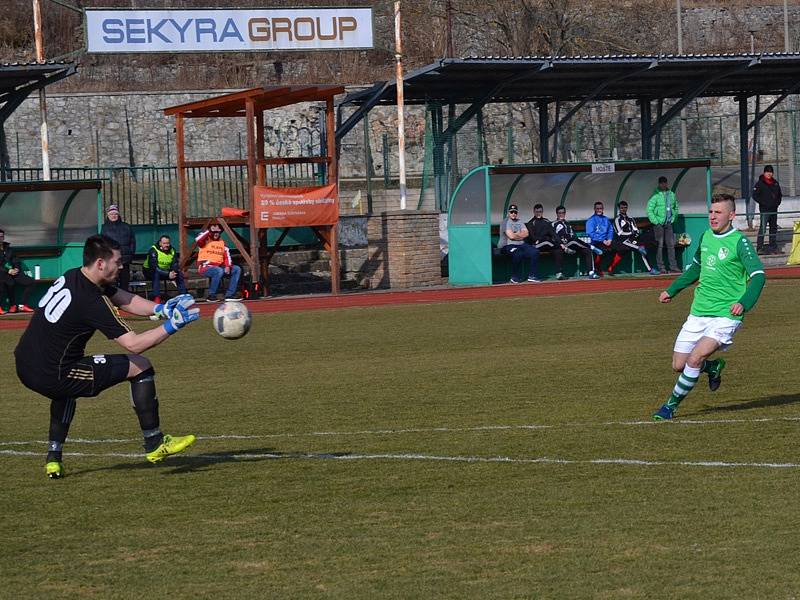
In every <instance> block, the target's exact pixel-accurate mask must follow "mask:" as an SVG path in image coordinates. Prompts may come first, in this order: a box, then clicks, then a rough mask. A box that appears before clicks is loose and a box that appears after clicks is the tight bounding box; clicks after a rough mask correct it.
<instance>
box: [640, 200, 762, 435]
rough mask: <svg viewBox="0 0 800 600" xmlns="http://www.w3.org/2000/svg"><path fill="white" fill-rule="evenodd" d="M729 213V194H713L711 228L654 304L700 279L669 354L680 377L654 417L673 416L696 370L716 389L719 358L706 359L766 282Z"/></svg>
mask: <svg viewBox="0 0 800 600" xmlns="http://www.w3.org/2000/svg"><path fill="white" fill-rule="evenodd" d="M735 217H736V203H735V201H734V198H733V196H731V195H730V194H718V195H715V196H714V197H713V198H712V199H711V208H710V209H709V211H708V222H709V225H710V226H711V229H708V230H706V231H705V233H703V236H702V237H701V238H700V244H699V246H698V248H697V252H696V253H695V255H694V258H693V259H692V264H691V266H689V268H688V269H687V270H686V271H685V272H684V273H683V274H682V275H681V276H680V277H678V278H677V279H676V280H675V281H674V282H672V285H671V286H669V288H667V290H665V291H663V292H661V295H660V296H659V297H658V301H659V302H664V303H666V302H669V301H670V300H672V298H674V297H675V295H676V294H677V293H678V292H680V291H681V290H683V289H684V288H686V287H688V286H690V285H691V284H693V283H694V282H695V281H697V280H698V279H699V280H700V283H699V285H698V286H697V289H696V290H695V293H694V302H692V308H691V309H690V311H689V316H688V317H687V319H686V322H685V323H684V324H683V328H682V329H681V331H680V333H678V338H677V339H676V340H675V348H674V351H673V354H672V369H673V370H674V371H675V372H676V373H680V375H679V376H678V381H677V382H676V383H675V387H674V388H673V390H672V394H670V396H669V398H668V399H667V401H666V402H665V403H664V405H663V406H662V407H661V408H659V409H658V411H656V413H655V414H654V415H653V420H654V421H664V420H667V419H671V418H672V417H673V415H674V414H675V411H676V410H677V408H678V405H679V404H680V403H681V402H682V401H683V399H684V398H686V396H687V395H688V394H689V392H691V391H692V388H694V386H695V384H696V383H697V380H698V379H699V378H700V373H708V386H709V387H710V388H711V391H712V392H713V391H716V390H717V389H718V388H719V386H720V383H721V382H722V369H723V368H724V367H725V359H724V358H717V359H711V355H712V354H714V353H715V352H716V351H718V350H719V351H722V352H724V351H725V350H727V349H728V347H730V345H731V344H732V343H733V334H734V333H736V330H737V329H739V327H740V326H741V325H742V318H743V316H744V313H746V312H747V311H749V310H751V309H752V308H753V307H754V306H755V304H756V302H757V301H758V297H759V295H761V290H762V289H763V287H764V282H765V280H766V278H765V275H764V266H763V265H762V264H761V261H760V260H759V258H758V255H757V254H756V251H755V249H754V248H753V244H752V243H751V242H750V240H748V239H747V238H746V237H744V235H742V233H741V232H740V231H738V230H737V229H735V228H734V227H733V219H734V218H735ZM748 280H749V283H748Z"/></svg>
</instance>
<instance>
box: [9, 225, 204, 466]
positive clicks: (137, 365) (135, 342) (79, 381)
mask: <svg viewBox="0 0 800 600" xmlns="http://www.w3.org/2000/svg"><path fill="white" fill-rule="evenodd" d="M121 268H122V258H121V255H120V247H119V244H118V243H117V242H116V241H114V240H112V239H111V238H109V237H106V236H103V235H93V236H91V237H90V238H88V239H87V240H86V244H85V245H84V247H83V267H81V268H77V269H70V270H69V271H67V272H66V273H64V275H62V276H61V277H59V278H58V279H57V280H56V281H55V282H54V283H53V285H52V286H51V287H50V289H49V290H48V291H47V293H46V294H45V295H44V297H42V299H41V300H40V301H39V306H38V308H37V309H36V311H35V313H34V315H33V317H32V318H31V322H30V323H29V324H28V327H27V329H26V330H25V333H23V334H22V338H21V339H20V341H19V344H18V345H17V348H16V350H15V351H14V355H15V357H16V363H17V375H18V377H19V379H20V381H22V383H23V384H24V385H25V386H26V387H28V388H30V389H31V390H33V391H35V392H38V393H39V394H41V395H43V396H45V397H47V398H49V399H50V435H49V438H48V440H49V442H48V452H47V462H46V465H45V473H46V474H47V476H48V477H50V478H51V479H58V478H60V477H62V476H63V475H64V465H63V463H62V448H63V446H64V442H65V441H66V439H67V433H68V432H69V426H70V423H71V422H72V417H73V416H74V414H75V400H76V398H86V397H91V396H97V395H98V394H99V393H100V392H102V391H103V390H105V389H108V388H110V387H112V386H115V385H117V384H118V383H122V382H123V381H125V380H128V381H130V385H131V400H132V403H133V409H134V411H135V412H136V416H137V417H138V418H139V425H140V426H141V428H142V433H143V435H144V449H145V452H146V456H147V460H149V461H150V462H153V463H155V462H159V461H161V460H164V458H166V457H167V456H169V455H171V454H176V453H177V452H181V451H182V450H184V449H186V448H187V447H188V446H190V445H191V444H192V443H193V442H194V441H195V436H193V435H187V436H183V437H172V436H169V435H164V434H162V433H161V429H159V418H158V396H157V395H156V385H155V379H154V376H155V371H154V370H153V367H152V365H151V364H150V361H149V360H148V359H147V358H145V357H144V356H141V353H142V352H144V351H145V350H148V349H149V348H152V347H153V346H156V345H158V344H160V343H161V342H163V341H164V340H165V339H167V338H168V337H169V336H170V335H172V334H173V333H175V332H176V331H178V330H179V329H181V328H182V327H184V326H185V325H187V324H188V323H191V322H192V321H194V320H196V319H197V318H198V317H199V312H200V310H199V309H198V308H190V306H191V305H192V304H193V303H194V298H192V297H191V296H190V295H188V294H185V295H182V296H177V297H175V298H173V299H171V300H170V301H169V302H168V303H167V304H155V303H154V302H150V301H149V300H145V299H144V298H140V297H138V296H134V295H133V294H131V293H129V292H126V291H125V290H123V289H120V288H117V287H115V286H114V285H113V284H114V282H115V281H116V280H117V274H118V272H119V270H120V269H121ZM116 307H120V308H122V309H123V310H125V311H127V312H129V313H132V314H134V315H142V316H145V315H152V314H156V315H159V316H161V317H164V318H166V319H167V321H166V322H165V323H164V325H159V326H158V327H156V328H155V329H150V330H149V331H145V332H144V333H136V332H134V331H131V329H130V327H128V325H127V324H126V323H125V321H123V320H122V319H121V318H120V317H119V314H118V313H117V309H116ZM98 330H99V331H100V332H101V333H103V334H104V335H105V336H106V337H107V338H108V339H113V340H114V341H115V342H117V343H118V344H119V345H120V346H122V347H123V348H124V349H125V350H127V351H128V352H129V354H95V355H94V356H84V352H85V349H86V342H88V341H89V339H90V338H91V337H92V335H93V334H94V332H95V331H98Z"/></svg>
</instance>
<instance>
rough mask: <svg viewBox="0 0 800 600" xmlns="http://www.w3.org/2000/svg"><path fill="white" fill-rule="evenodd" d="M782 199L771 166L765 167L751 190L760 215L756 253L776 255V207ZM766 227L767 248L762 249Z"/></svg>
mask: <svg viewBox="0 0 800 600" xmlns="http://www.w3.org/2000/svg"><path fill="white" fill-rule="evenodd" d="M782 198H783V193H782V192H781V186H780V184H779V183H778V180H777V179H775V175H774V171H773V169H772V165H766V166H765V167H764V172H763V173H762V174H761V176H760V177H759V178H758V181H757V182H756V186H755V188H753V200H755V201H756V202H758V212H760V213H761V225H760V226H759V228H758V238H756V251H757V252H760V253H764V254H778V207H779V206H780V205H781V199H782ZM767 227H769V246H767V247H766V248H764V233H765V231H766V229H767Z"/></svg>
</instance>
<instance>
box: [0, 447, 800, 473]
mask: <svg viewBox="0 0 800 600" xmlns="http://www.w3.org/2000/svg"><path fill="white" fill-rule="evenodd" d="M0 455H5V456H26V457H37V458H41V456H42V455H41V453H39V452H29V451H19V450H0ZM64 455H65V456H81V457H100V458H143V455H142V454H136V453H132V452H101V453H92V452H65V453H64ZM180 458H181V459H182V460H198V461H208V462H225V461H230V460H241V461H246V460H264V459H270V460H287V459H288V460H343V461H346V460H421V461H438V462H458V463H503V464H525V465H535V464H539V465H612V466H615V465H616V466H634V467H661V466H667V467H669V466H679V467H711V468H737V467H744V468H759V469H797V468H800V464H799V463H773V462H726V461H720V460H676V461H668V460H643V459H631V458H588V459H566V458H549V457H546V456H543V457H538V458H512V457H509V456H440V455H435V454H324V453H322V454H297V453H293V454H274V453H252V454H248V453H245V454H241V453H232V454H190V455H186V456H181V457H180Z"/></svg>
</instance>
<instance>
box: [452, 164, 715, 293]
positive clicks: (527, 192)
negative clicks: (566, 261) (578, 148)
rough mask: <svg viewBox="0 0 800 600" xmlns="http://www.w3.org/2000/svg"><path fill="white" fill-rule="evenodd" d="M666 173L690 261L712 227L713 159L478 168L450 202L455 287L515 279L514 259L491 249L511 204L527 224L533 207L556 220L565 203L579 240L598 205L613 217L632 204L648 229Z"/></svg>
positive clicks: (631, 211) (630, 211)
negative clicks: (511, 272) (650, 206)
mask: <svg viewBox="0 0 800 600" xmlns="http://www.w3.org/2000/svg"><path fill="white" fill-rule="evenodd" d="M660 176H665V177H666V178H667V180H668V181H669V184H670V187H671V189H672V190H673V191H674V192H675V194H676V196H677V198H678V203H679V205H680V216H679V219H678V221H677V222H676V228H675V229H676V232H682V233H687V234H689V236H690V237H691V240H692V242H691V245H689V246H688V247H687V248H686V249H685V250H684V252H685V253H688V254H685V255H686V256H691V255H692V254H693V253H694V251H695V250H696V248H697V244H698V243H699V241H700V235H701V234H702V232H703V231H704V230H705V229H706V228H707V226H708V225H707V224H708V221H707V219H708V207H709V205H710V202H711V163H710V161H708V160H673V161H627V162H616V163H564V164H549V165H487V166H482V167H478V168H476V169H473V170H472V171H470V172H469V173H468V174H467V175H466V176H465V177H464V178H463V179H462V180H461V181H460V182H459V184H458V186H457V187H456V190H455V192H454V193H453V196H452V199H451V201H450V203H449V204H450V209H449V212H448V221H447V232H448V243H449V254H448V256H449V259H448V260H449V270H450V283H451V284H454V285H489V284H491V283H498V282H506V281H508V264H507V263H508V259H507V258H506V257H501V256H497V254H496V253H494V252H493V251H492V250H493V248H494V247H495V246H496V243H497V235H498V229H499V225H500V223H501V222H502V220H503V219H504V218H505V215H506V212H507V210H508V205H509V204H516V205H517V206H518V207H519V211H520V220H522V221H523V222H525V221H528V220H529V219H530V218H531V217H533V206H534V204H537V203H538V204H542V205H543V207H544V215H545V217H547V218H548V219H550V220H551V221H553V220H555V209H556V207H557V206H559V205H563V206H564V207H565V208H566V209H567V218H568V220H569V221H570V222H571V223H572V224H573V225H574V227H575V229H576V233H577V234H578V235H579V236H580V235H581V232H582V231H583V229H584V228H583V223H585V221H586V219H588V218H589V217H590V216H591V215H592V214H593V205H594V203H595V202H596V201H601V202H603V204H604V205H605V215H606V216H607V217H609V218H612V219H613V218H614V216H615V215H616V212H617V211H616V208H617V206H618V205H619V203H620V202H621V201H623V200H625V201H626V202H627V203H628V207H629V208H628V214H629V215H630V216H631V217H634V218H636V219H637V221H638V222H639V223H640V224H641V225H643V226H647V225H648V224H649V221H646V216H647V201H648V199H649V198H650V196H651V195H652V193H653V191H654V190H655V188H656V187H657V182H658V178H659V177H660ZM544 260H545V259H543V261H544ZM634 260H635V256H634Z"/></svg>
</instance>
